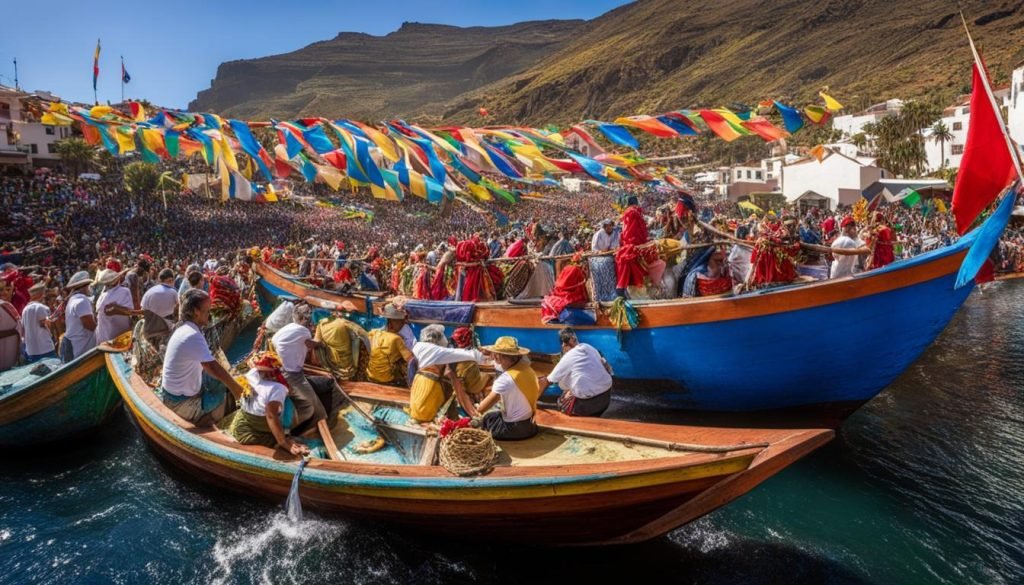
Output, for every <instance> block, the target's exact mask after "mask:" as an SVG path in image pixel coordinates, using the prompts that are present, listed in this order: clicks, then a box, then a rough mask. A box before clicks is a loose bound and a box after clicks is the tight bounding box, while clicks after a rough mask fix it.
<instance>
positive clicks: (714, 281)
mask: <svg viewBox="0 0 1024 585" xmlns="http://www.w3.org/2000/svg"><path fill="white" fill-rule="evenodd" d="M732 286H733V282H732V272H731V271H730V270H729V266H728V265H727V264H726V263H725V252H724V251H722V250H721V249H719V248H713V249H712V250H710V253H708V256H707V260H706V261H699V262H698V263H697V266H696V268H694V269H693V270H691V271H690V273H689V274H687V275H686V280H685V281H684V282H683V296H684V297H709V296H713V295H720V294H724V293H727V292H732Z"/></svg>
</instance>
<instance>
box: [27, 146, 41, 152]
mask: <svg viewBox="0 0 1024 585" xmlns="http://www.w3.org/2000/svg"><path fill="white" fill-rule="evenodd" d="M28 147H29V150H30V151H31V152H32V154H39V145H38V144H29V145H28Z"/></svg>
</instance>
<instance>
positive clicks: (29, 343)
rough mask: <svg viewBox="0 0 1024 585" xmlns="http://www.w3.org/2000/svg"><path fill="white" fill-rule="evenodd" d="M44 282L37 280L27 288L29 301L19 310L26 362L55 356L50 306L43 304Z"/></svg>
mask: <svg viewBox="0 0 1024 585" xmlns="http://www.w3.org/2000/svg"><path fill="white" fill-rule="evenodd" d="M45 292H46V284H45V283H43V282H37V283H36V284H34V285H32V288H30V289H28V294H29V302H28V305H26V306H25V310H24V311H22V312H21V324H22V327H24V329H25V355H26V356H27V357H28V363H30V364H31V363H35V362H38V361H39V360H41V359H44V358H51V357H57V352H56V350H55V349H54V345H53V335H51V334H50V327H49V325H50V320H49V317H50V308H49V307H47V306H46V305H44V304H43V294H44V293H45Z"/></svg>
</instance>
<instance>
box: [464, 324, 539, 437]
mask: <svg viewBox="0 0 1024 585" xmlns="http://www.w3.org/2000/svg"><path fill="white" fill-rule="evenodd" d="M483 350H484V351H485V352H488V353H490V354H491V355H492V356H494V367H495V369H497V370H499V371H501V375H500V376H498V377H497V378H496V379H495V380H494V385H493V386H491V392H490V394H488V395H487V397H486V398H484V399H483V400H482V401H481V402H480V404H479V405H478V406H476V407H471V408H470V409H468V410H469V415H470V416H472V417H474V418H477V417H480V416H481V415H482V416H483V418H481V419H480V428H482V429H484V430H487V431H490V433H491V435H492V436H493V437H494V438H495V439H496V440H499V441H519V440H523V439H529V438H530V437H532V436H534V435H536V434H537V432H538V431H537V425H536V423H534V422H533V414H534V412H535V411H536V410H537V398H539V397H540V385H539V384H538V381H537V373H536V372H534V371H533V368H531V367H530V361H529V359H528V358H527V357H526V355H527V354H529V353H530V350H529V349H527V348H525V347H520V346H519V341H518V340H517V339H516V338H515V337H510V336H505V337H499V338H498V339H497V341H495V343H494V345H486V346H484V347H483ZM499 402H500V404H501V409H500V410H497V411H494V412H487V411H488V410H490V409H491V408H492V407H494V406H495V405H497V404H498V403H499Z"/></svg>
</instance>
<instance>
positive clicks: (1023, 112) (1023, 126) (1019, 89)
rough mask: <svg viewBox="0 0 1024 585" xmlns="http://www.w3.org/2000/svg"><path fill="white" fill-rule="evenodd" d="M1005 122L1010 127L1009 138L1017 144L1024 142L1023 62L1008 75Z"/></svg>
mask: <svg viewBox="0 0 1024 585" xmlns="http://www.w3.org/2000/svg"><path fill="white" fill-rule="evenodd" d="M1006 124H1007V126H1008V127H1009V128H1010V138H1013V139H1014V140H1015V141H1017V144H1024V62H1021V63H1020V64H1018V65H1017V68H1016V69H1014V70H1013V74H1012V75H1010V95H1009V96H1007V103H1006Z"/></svg>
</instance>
